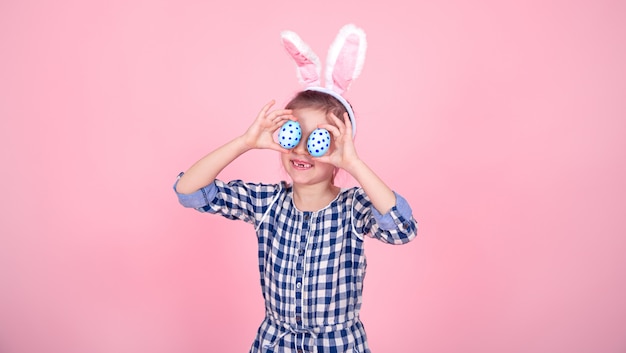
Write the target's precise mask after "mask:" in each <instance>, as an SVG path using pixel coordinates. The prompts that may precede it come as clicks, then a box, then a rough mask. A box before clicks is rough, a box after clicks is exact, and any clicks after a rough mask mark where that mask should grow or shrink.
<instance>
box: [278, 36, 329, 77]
mask: <svg viewBox="0 0 626 353" xmlns="http://www.w3.org/2000/svg"><path fill="white" fill-rule="evenodd" d="M280 36H281V39H282V41H283V45H284V42H290V43H291V44H293V45H294V46H295V47H296V49H297V50H298V51H299V52H300V54H302V55H303V56H304V57H305V58H307V59H308V60H309V61H310V62H311V63H313V65H315V72H317V80H315V81H312V82H305V81H304V77H303V76H302V73H301V72H300V69H301V67H300V66H297V72H296V73H297V75H298V81H299V82H300V84H302V85H305V86H319V85H320V84H321V72H322V64H321V61H320V58H319V57H318V56H317V54H315V52H314V51H313V50H312V49H311V47H309V46H308V45H307V44H306V43H305V42H304V41H303V40H302V39H301V38H300V36H298V35H297V34H296V33H295V32H292V31H282V32H281V34H280Z"/></svg>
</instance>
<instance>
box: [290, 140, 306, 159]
mask: <svg viewBox="0 0 626 353" xmlns="http://www.w3.org/2000/svg"><path fill="white" fill-rule="evenodd" d="M306 141H307V140H306V139H305V138H303V139H301V140H300V142H298V144H297V145H296V147H294V148H293V152H294V153H295V154H298V155H306V154H309V151H308V150H307V148H306Z"/></svg>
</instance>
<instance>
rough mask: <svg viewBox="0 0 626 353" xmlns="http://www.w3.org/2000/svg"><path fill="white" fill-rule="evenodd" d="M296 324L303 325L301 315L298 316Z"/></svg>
mask: <svg viewBox="0 0 626 353" xmlns="http://www.w3.org/2000/svg"><path fill="white" fill-rule="evenodd" d="M296 322H297V323H301V322H302V318H301V317H300V315H298V316H296Z"/></svg>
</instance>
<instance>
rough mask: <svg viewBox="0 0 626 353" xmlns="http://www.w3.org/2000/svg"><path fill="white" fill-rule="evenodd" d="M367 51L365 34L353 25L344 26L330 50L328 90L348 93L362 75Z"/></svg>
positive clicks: (327, 71)
mask: <svg viewBox="0 0 626 353" xmlns="http://www.w3.org/2000/svg"><path fill="white" fill-rule="evenodd" d="M366 50H367V41H366V40H365V32H364V31H363V30H362V29H360V28H358V27H356V26H355V25H353V24H348V25H345V26H343V28H341V30H340V31H339V34H337V38H335V41H334V42H333V44H332V45H331V46H330V49H329V50H328V57H327V58H326V88H329V89H331V90H333V91H335V92H337V93H339V94H343V93H344V92H345V91H347V90H348V88H349V87H350V84H351V83H352V80H354V79H356V78H357V77H359V75H360V74H361V70H362V69H363V63H364V62H365V52H366Z"/></svg>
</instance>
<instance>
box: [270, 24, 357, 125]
mask: <svg viewBox="0 0 626 353" xmlns="http://www.w3.org/2000/svg"><path fill="white" fill-rule="evenodd" d="M281 39H282V42H283V46H284V47H285V49H286V50H287V53H288V54H289V55H290V56H291V57H292V58H293V60H294V61H295V63H296V68H297V74H298V80H299V81H300V83H301V84H302V85H304V86H305V89H306V90H311V91H318V92H323V93H326V94H330V95H331V96H333V97H334V98H336V99H337V100H338V101H339V102H341V104H343V105H344V106H345V108H346V110H347V111H348V116H349V117H350V122H352V136H354V134H355V133H356V120H355V119H354V112H353V111H352V107H351V106H350V104H349V103H348V101H346V99H345V98H343V96H342V95H343V93H344V92H346V91H347V90H348V88H350V84H351V83H352V81H353V80H354V79H356V78H357V77H359V75H360V74H361V70H362V69H363V63H364V62H365V52H366V50H367V42H366V40H365V32H364V31H363V30H362V29H360V28H358V27H356V26H355V25H353V24H347V25H345V26H343V28H341V30H340V31H339V33H338V34H337V37H336V38H335V41H334V42H333V43H332V44H331V46H330V48H329V49H328V56H327V58H326V72H325V74H326V76H325V84H326V85H325V86H322V85H321V77H320V73H321V71H322V65H321V63H320V59H319V57H318V56H317V55H316V54H315V53H314V52H313V50H311V48H310V47H309V46H308V45H307V44H306V43H305V42H304V41H303V40H302V39H300V37H299V36H298V35H297V34H296V33H294V32H292V31H283V32H282V33H281Z"/></svg>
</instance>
